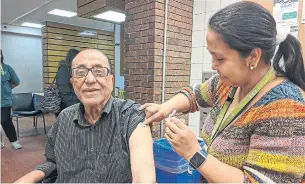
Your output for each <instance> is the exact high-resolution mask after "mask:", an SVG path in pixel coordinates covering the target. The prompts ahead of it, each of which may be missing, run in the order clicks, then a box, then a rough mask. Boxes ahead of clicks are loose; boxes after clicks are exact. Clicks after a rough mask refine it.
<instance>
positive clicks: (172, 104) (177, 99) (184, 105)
mask: <svg viewBox="0 0 305 184" xmlns="http://www.w3.org/2000/svg"><path fill="white" fill-rule="evenodd" d="M163 106H164V107H166V110H167V113H168V114H170V113H171V112H172V111H173V110H176V111H177V112H188V111H189V109H190V106H191V105H190V102H189V99H188V98H187V97H186V96H185V95H184V94H181V93H178V94H177V95H175V96H174V97H173V98H171V99H170V100H168V101H167V102H165V103H164V104H163Z"/></svg>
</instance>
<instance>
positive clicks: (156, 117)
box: [145, 111, 164, 124]
mask: <svg viewBox="0 0 305 184" xmlns="http://www.w3.org/2000/svg"><path fill="white" fill-rule="evenodd" d="M163 119H164V114H163V113H162V112H160V111H158V112H157V113H155V114H153V115H151V116H150V117H148V118H146V120H145V124H150V123H153V122H159V121H161V120H163Z"/></svg>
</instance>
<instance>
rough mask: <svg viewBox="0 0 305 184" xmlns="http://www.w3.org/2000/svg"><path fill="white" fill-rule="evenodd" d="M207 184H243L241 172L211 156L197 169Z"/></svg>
mask: <svg viewBox="0 0 305 184" xmlns="http://www.w3.org/2000/svg"><path fill="white" fill-rule="evenodd" d="M197 170H198V172H200V174H201V175H202V176H203V177H204V178H205V179H206V180H207V181H208V182H209V183H243V182H244V173H243V171H242V170H240V169H237V168H235V167H232V166H229V165H227V164H225V163H223V162H221V161H219V160H218V159H216V158H215V157H213V156H212V155H208V157H207V159H206V161H205V162H204V163H203V164H202V165H201V166H200V167H199V168H198V169H197Z"/></svg>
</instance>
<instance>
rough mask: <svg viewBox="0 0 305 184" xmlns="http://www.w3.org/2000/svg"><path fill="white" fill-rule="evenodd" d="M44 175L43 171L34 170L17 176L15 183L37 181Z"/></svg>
mask: <svg viewBox="0 0 305 184" xmlns="http://www.w3.org/2000/svg"><path fill="white" fill-rule="evenodd" d="M44 177H45V174H44V172H42V171H39V170H34V171H32V172H30V173H28V174H26V175H24V176H22V177H21V178H19V179H18V180H17V181H16V182H15V183H37V182H38V181H41V180H42V179H43V178H44Z"/></svg>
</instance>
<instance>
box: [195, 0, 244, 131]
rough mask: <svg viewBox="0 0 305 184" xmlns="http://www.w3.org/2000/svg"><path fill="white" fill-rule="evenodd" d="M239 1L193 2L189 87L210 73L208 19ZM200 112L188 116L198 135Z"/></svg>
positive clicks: (200, 0) (212, 0)
mask: <svg viewBox="0 0 305 184" xmlns="http://www.w3.org/2000/svg"><path fill="white" fill-rule="evenodd" d="M237 1H240V0H194V5H193V35H192V56H191V77H190V85H191V86H193V85H194V84H200V83H202V82H203V81H202V73H203V72H212V69H211V60H212V56H211V54H210V53H209V52H208V50H207V44H206V39H205V37H206V33H207V29H208V22H209V19H210V18H211V17H212V15H214V14H215V13H216V12H217V11H218V10H220V9H221V8H224V7H226V6H227V5H229V4H232V3H235V2H237ZM202 123H203V122H200V112H196V113H194V114H190V116H189V126H190V127H191V129H192V130H193V131H194V132H195V133H196V135H197V136H199V134H200V124H202Z"/></svg>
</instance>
